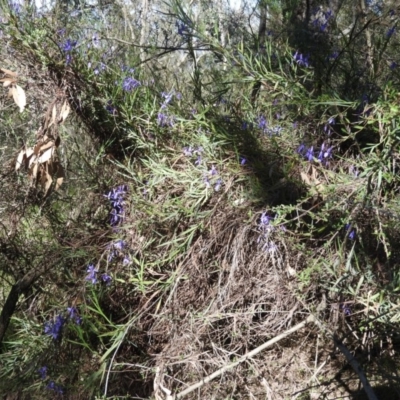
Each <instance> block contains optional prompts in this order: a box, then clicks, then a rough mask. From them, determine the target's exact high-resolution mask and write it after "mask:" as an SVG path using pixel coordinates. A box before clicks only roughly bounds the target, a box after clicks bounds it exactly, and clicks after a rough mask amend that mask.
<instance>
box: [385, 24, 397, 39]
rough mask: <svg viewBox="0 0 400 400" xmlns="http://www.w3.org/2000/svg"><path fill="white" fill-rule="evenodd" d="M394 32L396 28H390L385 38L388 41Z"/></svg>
mask: <svg viewBox="0 0 400 400" xmlns="http://www.w3.org/2000/svg"><path fill="white" fill-rule="evenodd" d="M395 31H396V27H395V26H392V27H391V28H389V29H388V30H387V32H386V37H387V38H388V39H390V38H391V37H392V36H393V34H394V33H395Z"/></svg>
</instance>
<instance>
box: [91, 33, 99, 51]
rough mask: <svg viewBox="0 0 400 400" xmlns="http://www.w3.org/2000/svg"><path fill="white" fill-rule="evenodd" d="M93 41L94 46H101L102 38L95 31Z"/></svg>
mask: <svg viewBox="0 0 400 400" xmlns="http://www.w3.org/2000/svg"><path fill="white" fill-rule="evenodd" d="M92 43H93V47H96V48H99V47H100V39H99V35H98V34H97V33H95V34H94V35H93V36H92Z"/></svg>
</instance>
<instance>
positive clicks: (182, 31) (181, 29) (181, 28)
mask: <svg viewBox="0 0 400 400" xmlns="http://www.w3.org/2000/svg"><path fill="white" fill-rule="evenodd" d="M176 27H177V29H178V35H180V36H185V35H187V34H189V33H190V30H189V27H188V26H187V25H186V24H185V23H184V22H182V21H176Z"/></svg>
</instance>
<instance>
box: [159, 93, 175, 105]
mask: <svg viewBox="0 0 400 400" xmlns="http://www.w3.org/2000/svg"><path fill="white" fill-rule="evenodd" d="M161 97H162V98H163V99H165V100H164V102H163V103H162V105H161V108H166V107H167V105H168V104H169V103H170V102H171V100H172V98H173V97H174V93H173V92H171V93H166V92H162V93H161Z"/></svg>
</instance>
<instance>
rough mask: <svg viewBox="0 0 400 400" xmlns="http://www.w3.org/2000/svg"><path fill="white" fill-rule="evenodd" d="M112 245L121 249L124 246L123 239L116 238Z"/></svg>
mask: <svg viewBox="0 0 400 400" xmlns="http://www.w3.org/2000/svg"><path fill="white" fill-rule="evenodd" d="M113 247H114V249H117V250H119V251H122V250H123V249H124V248H125V247H126V242H125V240H117V241H116V242H114V243H113Z"/></svg>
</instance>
